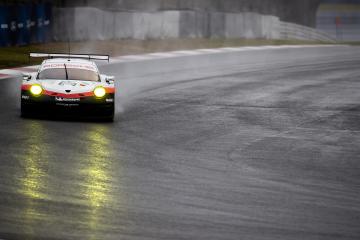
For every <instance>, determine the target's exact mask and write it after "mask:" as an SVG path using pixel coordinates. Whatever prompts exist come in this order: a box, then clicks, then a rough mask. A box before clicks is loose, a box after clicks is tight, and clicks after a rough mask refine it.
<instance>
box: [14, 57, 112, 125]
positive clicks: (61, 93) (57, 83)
mask: <svg viewBox="0 0 360 240" xmlns="http://www.w3.org/2000/svg"><path fill="white" fill-rule="evenodd" d="M30 57H35V58H47V60H44V61H43V62H42V64H41V66H40V68H39V70H38V71H37V72H36V73H24V74H23V76H24V79H23V82H22V85H21V116H23V117H27V116H30V115H31V116H33V115H38V114H40V115H45V116H46V115H49V114H51V116H53V115H54V114H55V115H56V116H57V115H61V116H63V115H65V116H73V115H76V116H86V117H88V116H89V117H95V118H101V119H104V120H109V121H113V119H114V114H115V86H114V77H113V76H106V75H103V74H100V73H99V70H98V68H97V66H96V64H95V62H94V61H93V60H107V61H109V56H105V55H83V54H48V53H30Z"/></svg>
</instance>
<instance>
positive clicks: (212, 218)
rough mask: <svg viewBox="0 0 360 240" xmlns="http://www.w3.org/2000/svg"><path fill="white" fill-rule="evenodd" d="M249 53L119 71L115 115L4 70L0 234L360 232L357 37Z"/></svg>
mask: <svg viewBox="0 0 360 240" xmlns="http://www.w3.org/2000/svg"><path fill="white" fill-rule="evenodd" d="M241 54H243V56H244V61H245V60H246V63H247V64H243V63H240V62H239V63H238V64H237V63H234V65H233V66H227V67H226V68H225V67H224V68H223V70H222V74H215V75H214V76H212V77H209V76H207V77H201V74H202V73H206V74H208V73H209V72H211V71H213V69H204V68H202V69H199V70H198V71H197V75H196V76H195V75H194V74H192V73H189V74H187V73H186V72H182V73H181V74H182V76H183V77H182V78H177V79H175V78H176V75H177V73H167V75H166V77H164V75H163V76H162V77H161V79H162V81H159V82H156V79H157V78H158V77H157V76H149V79H150V78H152V80H151V81H150V80H149V81H148V82H146V81H144V82H136V83H135V82H133V81H127V80H126V79H122V80H119V81H118V82H117V89H118V98H117V116H116V119H115V122H114V123H102V122H92V121H85V122H83V121H77V120H62V119H52V118H50V119H36V118H35V119H22V118H20V109H19V100H20V99H19V92H20V79H9V80H2V81H0V91H1V94H0V109H1V111H0V173H1V174H0V239H9V240H10V239H15V240H17V239H54V240H55V239H66V240H67V239H130V240H131V239H164V240H165V239H166V240H169V239H197V240H199V239H206V240H209V239H236V240H239V239H245V240H248V239H249V240H250V239H254V240H255V239H256V240H262V239H274V240H275V239H276V240H278V239H286V240H291V239H308V240H309V239H316V240H320V239H324V240H325V239H326V240H331V239H337V240H338V239H354V240H355V239H356V240H358V239H360V168H359V167H360V48H357V47H333V48H332V47H327V48H322V47H319V48H311V49H310V48H309V49H279V50H264V51H257V52H256V53H254V52H253V51H248V52H242V53H241ZM209 57H211V56H209ZM194 67H195V68H196V66H194ZM101 69H102V70H104V71H109V72H110V73H112V74H115V76H116V78H117V79H119V78H120V79H121V71H120V70H119V69H118V68H117V67H116V66H115V65H109V66H103V67H102V68H101ZM159 79H160V78H159ZM135 85H136V87H134V86H135Z"/></svg>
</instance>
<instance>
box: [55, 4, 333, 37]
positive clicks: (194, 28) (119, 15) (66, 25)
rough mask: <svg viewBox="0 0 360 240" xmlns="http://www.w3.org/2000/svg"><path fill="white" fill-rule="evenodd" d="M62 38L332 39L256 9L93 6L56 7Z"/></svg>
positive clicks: (57, 25) (56, 33)
mask: <svg viewBox="0 0 360 240" xmlns="http://www.w3.org/2000/svg"><path fill="white" fill-rule="evenodd" d="M54 16H55V18H54V39H55V40H58V41H66V40H68V39H70V40H72V41H81V40H104V39H141V40H143V39H162V38H246V39H254V38H262V39H301V40H321V41H331V40H332V39H331V38H330V37H328V36H326V34H324V33H321V32H318V31H316V30H315V29H312V28H309V27H305V26H301V25H297V24H292V23H286V22H282V21H280V20H279V18H278V17H275V16H269V15H262V14H258V13H252V12H244V13H224V12H205V11H189V10H187V11H157V12H118V11H106V10H101V9H97V8H91V7H81V8H80V7H77V8H56V9H55V10H54Z"/></svg>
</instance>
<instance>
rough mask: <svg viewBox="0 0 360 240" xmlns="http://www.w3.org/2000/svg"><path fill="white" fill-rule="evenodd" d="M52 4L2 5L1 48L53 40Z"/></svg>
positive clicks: (0, 16)
mask: <svg viewBox="0 0 360 240" xmlns="http://www.w3.org/2000/svg"><path fill="white" fill-rule="evenodd" d="M51 23H52V4H51V3H50V2H47V3H39V4H30V3H29V4H11V5H5V4H4V5H0V47H6V46H22V45H27V44H30V43H44V42H48V41H51V40H52V27H51Z"/></svg>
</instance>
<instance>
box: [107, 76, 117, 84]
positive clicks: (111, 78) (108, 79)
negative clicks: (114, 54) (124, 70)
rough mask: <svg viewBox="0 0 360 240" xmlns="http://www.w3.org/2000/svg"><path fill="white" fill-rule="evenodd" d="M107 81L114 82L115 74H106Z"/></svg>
mask: <svg viewBox="0 0 360 240" xmlns="http://www.w3.org/2000/svg"><path fill="white" fill-rule="evenodd" d="M105 81H106V82H107V83H114V81H115V77H114V76H106V77H105Z"/></svg>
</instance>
